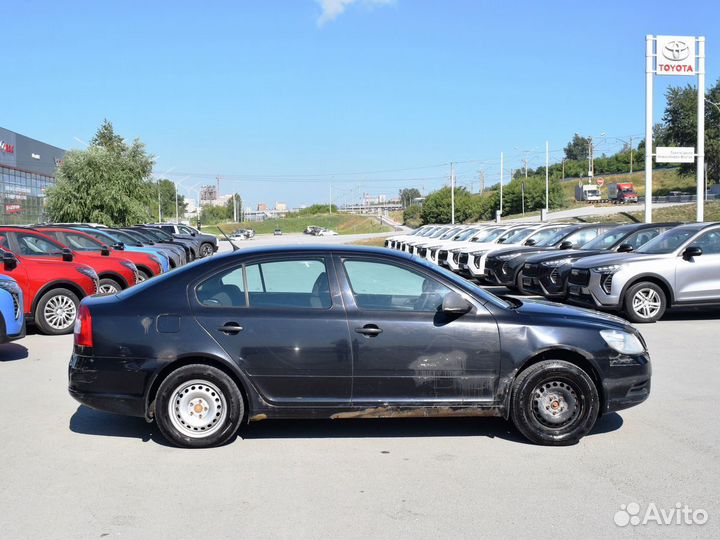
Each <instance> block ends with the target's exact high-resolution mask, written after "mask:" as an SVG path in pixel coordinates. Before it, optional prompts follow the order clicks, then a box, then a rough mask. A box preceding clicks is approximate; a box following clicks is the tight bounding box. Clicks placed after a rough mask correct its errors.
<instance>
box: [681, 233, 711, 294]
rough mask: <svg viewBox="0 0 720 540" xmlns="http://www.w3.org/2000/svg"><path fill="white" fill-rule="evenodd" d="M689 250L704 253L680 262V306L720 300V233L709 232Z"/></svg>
mask: <svg viewBox="0 0 720 540" xmlns="http://www.w3.org/2000/svg"><path fill="white" fill-rule="evenodd" d="M689 246H697V247H699V248H701V249H702V251H703V253H702V255H700V256H698V257H691V258H685V257H683V255H682V253H681V254H680V255H679V256H678V257H677V259H676V262H675V264H676V266H675V298H676V300H677V301H678V302H703V301H706V300H712V301H717V300H720V229H713V230H711V231H707V232H705V233H703V234H701V235H700V236H698V237H697V238H696V239H695V240H693V241H692V242H691V243H690V244H689Z"/></svg>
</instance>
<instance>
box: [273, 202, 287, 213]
mask: <svg viewBox="0 0 720 540" xmlns="http://www.w3.org/2000/svg"><path fill="white" fill-rule="evenodd" d="M275 211H276V212H287V204H285V203H283V202H276V203H275Z"/></svg>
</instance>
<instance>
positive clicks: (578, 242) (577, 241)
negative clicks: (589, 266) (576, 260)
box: [565, 229, 598, 247]
mask: <svg viewBox="0 0 720 540" xmlns="http://www.w3.org/2000/svg"><path fill="white" fill-rule="evenodd" d="M597 234H598V230H597V229H580V230H579V231H576V232H574V233H573V234H571V235H570V236H568V237H567V238H566V239H565V240H567V241H568V242H572V243H573V246H578V247H579V246H582V245H583V244H587V243H588V242H589V241H590V240H592V239H593V238H595V237H596V236H597Z"/></svg>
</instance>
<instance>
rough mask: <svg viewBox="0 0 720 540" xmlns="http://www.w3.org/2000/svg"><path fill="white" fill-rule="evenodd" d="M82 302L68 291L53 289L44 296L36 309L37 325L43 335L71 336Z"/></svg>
mask: <svg viewBox="0 0 720 540" xmlns="http://www.w3.org/2000/svg"><path fill="white" fill-rule="evenodd" d="M79 305H80V300H79V299H78V297H77V295H76V294H75V293H74V292H72V291H71V290H68V289H63V288H59V289H53V290H51V291H48V292H46V293H45V294H43V295H42V297H41V298H40V300H39V301H38V303H37V306H36V308H35V323H36V324H37V326H38V328H40V331H41V332H42V333H43V334H49V335H53V336H57V335H60V334H69V333H70V332H72V330H73V326H74V325H75V318H76V317H77V312H78V306H79Z"/></svg>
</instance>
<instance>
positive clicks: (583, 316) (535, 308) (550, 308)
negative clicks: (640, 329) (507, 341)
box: [510, 298, 632, 330]
mask: <svg viewBox="0 0 720 540" xmlns="http://www.w3.org/2000/svg"><path fill="white" fill-rule="evenodd" d="M510 301H511V302H513V303H517V302H522V305H520V306H518V307H516V308H515V310H516V311H517V312H518V313H520V314H523V315H529V316H532V317H538V318H540V317H543V318H558V319H572V320H573V321H580V322H583V321H584V322H587V323H589V324H597V325H602V326H608V325H610V326H615V327H620V328H622V329H624V330H627V329H632V325H631V324H630V323H629V322H628V321H626V320H625V319H623V318H622V317H616V316H615V315H610V314H608V313H602V312H600V311H595V310H593V309H585V308H580V307H574V306H569V305H566V304H557V303H555V302H549V301H547V300H537V299H528V298H523V299H522V300H518V299H517V298H513V299H511V300H510Z"/></svg>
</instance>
